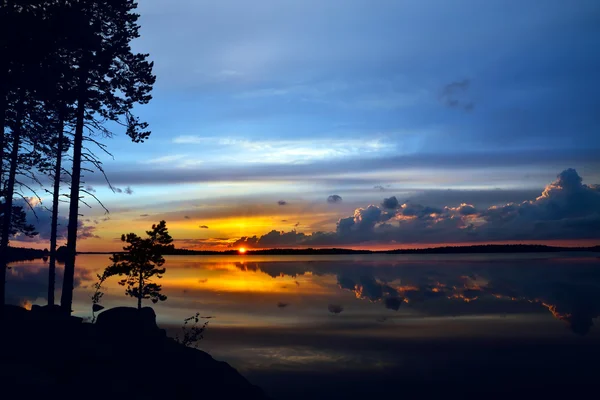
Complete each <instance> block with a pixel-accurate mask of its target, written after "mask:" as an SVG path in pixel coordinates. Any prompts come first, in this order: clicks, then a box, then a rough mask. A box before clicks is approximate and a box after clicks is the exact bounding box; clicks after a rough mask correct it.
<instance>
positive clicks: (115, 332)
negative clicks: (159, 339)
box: [96, 307, 164, 337]
mask: <svg viewBox="0 0 600 400" xmlns="http://www.w3.org/2000/svg"><path fill="white" fill-rule="evenodd" d="M96 326H97V328H98V330H99V331H101V332H103V333H104V334H107V335H110V336H119V337H132V336H133V337H140V336H156V335H160V336H164V331H163V330H162V329H160V328H159V327H158V325H156V314H155V313H154V310H153V309H152V308H150V307H144V308H142V309H140V310H138V309H137V308H133V307H115V308H110V309H108V310H106V311H103V312H102V313H100V314H98V319H97V320H96Z"/></svg>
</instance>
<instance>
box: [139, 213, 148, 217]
mask: <svg viewBox="0 0 600 400" xmlns="http://www.w3.org/2000/svg"><path fill="white" fill-rule="evenodd" d="M149 216H150V214H140V217H149Z"/></svg>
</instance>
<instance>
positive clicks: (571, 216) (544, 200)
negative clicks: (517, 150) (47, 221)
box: [236, 169, 600, 247]
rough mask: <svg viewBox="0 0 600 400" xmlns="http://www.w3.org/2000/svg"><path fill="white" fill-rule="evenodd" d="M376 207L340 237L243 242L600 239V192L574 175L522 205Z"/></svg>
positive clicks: (361, 211)
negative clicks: (482, 207) (480, 207)
mask: <svg viewBox="0 0 600 400" xmlns="http://www.w3.org/2000/svg"><path fill="white" fill-rule="evenodd" d="M384 203H385V204H387V205H388V206H396V207H394V208H393V209H392V210H391V211H390V210H389V209H388V208H383V207H378V206H374V205H370V206H368V207H366V208H358V209H356V210H355V211H354V215H353V216H350V217H346V218H341V219H340V220H339V221H338V222H337V228H336V231H335V232H314V233H312V234H305V233H298V232H296V231H292V232H278V231H271V232H269V233H268V234H266V235H264V236H262V237H256V236H255V237H253V238H247V240H244V239H240V243H236V245H246V246H248V247H277V246H314V245H322V246H336V245H352V244H358V243H365V242H372V243H459V242H486V241H510V240H549V239H597V238H600V186H598V185H586V184H583V183H582V179H581V177H580V176H579V175H578V174H577V172H576V171H575V170H574V169H567V170H565V171H563V172H562V173H560V174H559V175H558V177H557V180H556V181H554V182H552V183H551V184H549V185H548V186H547V187H546V188H545V190H544V191H543V192H542V194H541V195H539V196H537V197H536V198H535V199H532V200H528V201H523V202H521V203H509V204H505V205H502V206H491V207H488V208H484V209H478V208H476V207H475V206H473V205H471V204H466V203H461V204H459V205H457V206H443V207H431V206H425V205H422V204H418V203H412V202H408V203H405V204H402V205H396V203H397V200H395V201H394V198H393V197H392V198H390V199H385V200H384Z"/></svg>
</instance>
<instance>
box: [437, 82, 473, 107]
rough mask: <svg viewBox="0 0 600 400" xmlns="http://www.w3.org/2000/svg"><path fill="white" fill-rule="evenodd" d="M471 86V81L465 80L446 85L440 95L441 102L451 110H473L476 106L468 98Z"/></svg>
mask: <svg viewBox="0 0 600 400" xmlns="http://www.w3.org/2000/svg"><path fill="white" fill-rule="evenodd" d="M470 84H471V81H469V80H468V79H463V80H461V81H455V82H451V83H449V84H447V85H445V86H444V87H443V88H442V91H441V94H440V101H442V102H443V103H444V104H445V105H446V106H448V107H450V108H459V109H462V110H464V111H471V110H473V108H474V107H475V104H474V103H473V102H472V101H470V100H469V99H468V97H467V92H468V90H469V86H470Z"/></svg>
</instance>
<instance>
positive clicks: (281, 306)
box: [277, 302, 289, 308]
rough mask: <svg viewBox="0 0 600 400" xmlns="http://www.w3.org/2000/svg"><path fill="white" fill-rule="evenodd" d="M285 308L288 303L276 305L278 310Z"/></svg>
mask: <svg viewBox="0 0 600 400" xmlns="http://www.w3.org/2000/svg"><path fill="white" fill-rule="evenodd" d="M287 306H289V303H282V302H279V303H277V307H278V308H285V307H287Z"/></svg>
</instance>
